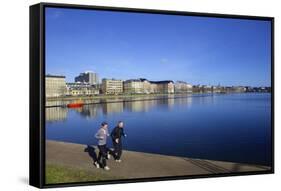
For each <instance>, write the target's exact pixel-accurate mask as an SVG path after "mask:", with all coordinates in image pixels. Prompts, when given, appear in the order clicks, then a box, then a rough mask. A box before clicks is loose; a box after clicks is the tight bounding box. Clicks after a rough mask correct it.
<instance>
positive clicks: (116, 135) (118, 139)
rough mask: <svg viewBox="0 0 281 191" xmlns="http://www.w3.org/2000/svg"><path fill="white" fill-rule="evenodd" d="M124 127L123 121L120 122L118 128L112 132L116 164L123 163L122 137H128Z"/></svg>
mask: <svg viewBox="0 0 281 191" xmlns="http://www.w3.org/2000/svg"><path fill="white" fill-rule="evenodd" d="M123 127H124V123H123V122H122V121H119V122H118V124H117V126H116V127H115V128H114V129H113V130H112V132H111V138H112V143H113V147H114V159H115V161H116V162H121V155H122V136H123V137H126V134H125V133H124V129H123Z"/></svg>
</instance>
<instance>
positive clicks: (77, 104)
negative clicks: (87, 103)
mask: <svg viewBox="0 0 281 191" xmlns="http://www.w3.org/2000/svg"><path fill="white" fill-rule="evenodd" d="M83 105H84V103H83V102H75V103H69V104H67V107H68V108H78V107H83Z"/></svg>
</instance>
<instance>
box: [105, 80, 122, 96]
mask: <svg viewBox="0 0 281 191" xmlns="http://www.w3.org/2000/svg"><path fill="white" fill-rule="evenodd" d="M101 88H102V93H103V94H121V93H123V81H122V80H116V79H102V85H101Z"/></svg>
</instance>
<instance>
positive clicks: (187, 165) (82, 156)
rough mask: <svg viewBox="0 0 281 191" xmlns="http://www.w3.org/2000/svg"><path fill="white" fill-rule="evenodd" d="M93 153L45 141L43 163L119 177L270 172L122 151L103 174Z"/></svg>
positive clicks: (232, 164) (248, 166) (250, 166)
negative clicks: (96, 165)
mask: <svg viewBox="0 0 281 191" xmlns="http://www.w3.org/2000/svg"><path fill="white" fill-rule="evenodd" d="M95 151H96V153H98V151H97V149H95V148H94V147H87V145H81V144H73V143H64V142H57V141H47V142H46V161H47V164H59V165H65V166H70V167H75V168H79V169H85V170H87V171H92V172H94V173H103V174H104V173H106V174H108V175H110V176H113V177H122V178H147V177H163V176H181V175H200V174H216V173H228V172H244V171H263V170H268V169H269V167H266V166H257V165H247V164H240V163H231V162H222V161H211V160H202V159H191V158H183V157H175V156H166V155H159V154H149V153H142V152H134V151H123V156H122V162H121V163H116V162H115V161H114V160H113V159H110V160H108V166H109V167H110V168H111V169H110V171H104V170H102V169H97V168H95V167H94V166H93V157H95V156H94V155H95Z"/></svg>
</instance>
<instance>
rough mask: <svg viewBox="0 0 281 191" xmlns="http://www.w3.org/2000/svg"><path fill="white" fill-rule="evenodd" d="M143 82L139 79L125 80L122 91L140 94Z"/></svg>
mask: <svg viewBox="0 0 281 191" xmlns="http://www.w3.org/2000/svg"><path fill="white" fill-rule="evenodd" d="M144 85H145V83H144V82H143V81H141V80H140V79H132V80H126V81H124V83H123V88H124V93H126V94H142V93H145V91H144Z"/></svg>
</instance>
